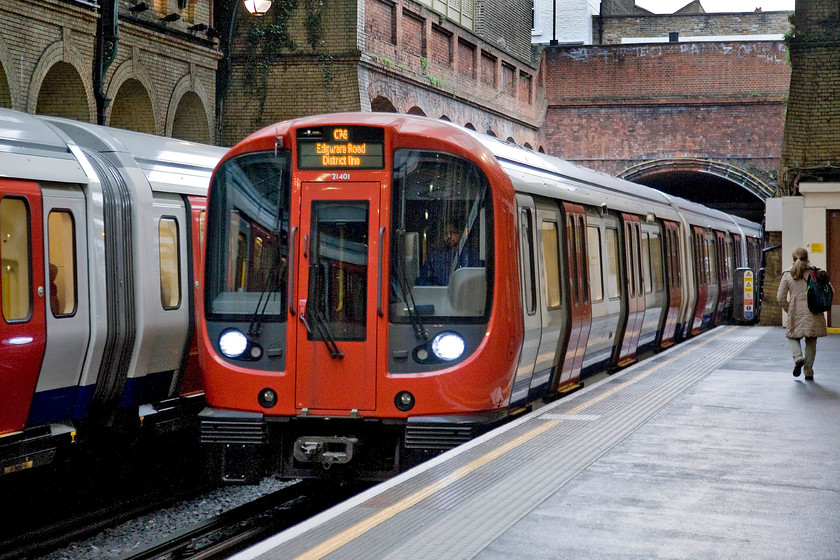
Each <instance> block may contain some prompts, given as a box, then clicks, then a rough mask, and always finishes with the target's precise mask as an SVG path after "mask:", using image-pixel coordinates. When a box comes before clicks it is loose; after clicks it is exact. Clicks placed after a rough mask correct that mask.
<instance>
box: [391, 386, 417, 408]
mask: <svg viewBox="0 0 840 560" xmlns="http://www.w3.org/2000/svg"><path fill="white" fill-rule="evenodd" d="M394 404H395V405H396V406H397V408H399V409H400V410H402V411H403V412H406V411H409V410H411V409H412V408H414V395H412V394H411V393H409V392H408V391H400V392H399V393H397V396H396V397H394Z"/></svg>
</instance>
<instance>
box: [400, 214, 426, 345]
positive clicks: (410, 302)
mask: <svg viewBox="0 0 840 560" xmlns="http://www.w3.org/2000/svg"><path fill="white" fill-rule="evenodd" d="M397 237H398V242H397V251H399V253H400V254H398V255H397V282H399V284H400V291H402V294H403V297H404V298H405V311H406V313H407V314H408V320H409V321H411V326H412V327H413V328H414V334H415V336H417V339H418V340H421V341H423V342H426V341H427V340H428V339H429V333H428V332H427V331H426V327H425V325H423V322H422V320H421V319H420V313H419V312H418V311H417V304H416V303H415V301H414V292H413V291H412V290H411V283H410V282H409V281H408V271H407V270H406V269H405V255H404V254H402V253H403V249H402V247H404V246H405V230H404V229H401V230H398V231H397Z"/></svg>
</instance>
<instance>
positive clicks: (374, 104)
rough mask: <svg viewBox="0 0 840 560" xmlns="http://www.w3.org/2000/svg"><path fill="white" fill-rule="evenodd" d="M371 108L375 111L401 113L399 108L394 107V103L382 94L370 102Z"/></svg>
mask: <svg viewBox="0 0 840 560" xmlns="http://www.w3.org/2000/svg"><path fill="white" fill-rule="evenodd" d="M370 110H371V111H373V112H374V113H399V111H397V108H396V107H394V104H393V103H391V101H390V100H388V99H387V98H385V97H382V96H381V95H378V96H376V97H375V98H374V99H373V101H371V102H370Z"/></svg>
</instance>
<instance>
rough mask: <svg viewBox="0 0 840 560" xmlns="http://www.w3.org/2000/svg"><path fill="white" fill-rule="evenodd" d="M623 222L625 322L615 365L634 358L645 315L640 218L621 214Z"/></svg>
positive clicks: (623, 364)
mask: <svg viewBox="0 0 840 560" xmlns="http://www.w3.org/2000/svg"><path fill="white" fill-rule="evenodd" d="M621 219H622V222H623V224H624V251H625V260H624V262H625V267H626V269H627V278H626V280H627V283H626V285H625V290H626V291H627V307H628V309H627V325H626V327H625V329H624V336H623V337H622V341H621V352H620V353H619V356H618V366H619V367H623V366H626V365H628V364H631V363H633V362H634V361H635V360H636V349H637V348H638V346H639V337H640V336H641V334H642V324H643V323H644V319H645V289H644V285H643V283H642V266H641V254H640V251H641V241H640V238H639V236H640V229H641V226H640V224H641V221H640V220H639V217H638V216H635V215H632V214H624V213H622V214H621Z"/></svg>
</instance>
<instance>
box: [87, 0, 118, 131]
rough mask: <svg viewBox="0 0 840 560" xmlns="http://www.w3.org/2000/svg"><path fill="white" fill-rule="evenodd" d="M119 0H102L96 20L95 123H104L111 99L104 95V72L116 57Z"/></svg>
mask: <svg viewBox="0 0 840 560" xmlns="http://www.w3.org/2000/svg"><path fill="white" fill-rule="evenodd" d="M118 3H119V0H102V1H101V2H100V8H99V19H98V20H97V21H96V39H95V40H96V43H95V45H94V55H93V95H94V97H95V98H96V124H101V125H104V124H105V109H107V108H108V105H110V103H111V100H110V99H108V98H107V97H105V74H107V73H108V67H109V66H111V63H112V62H114V59H115V58H116V57H117V42H118V41H119V27H120V24H119V10H118Z"/></svg>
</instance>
